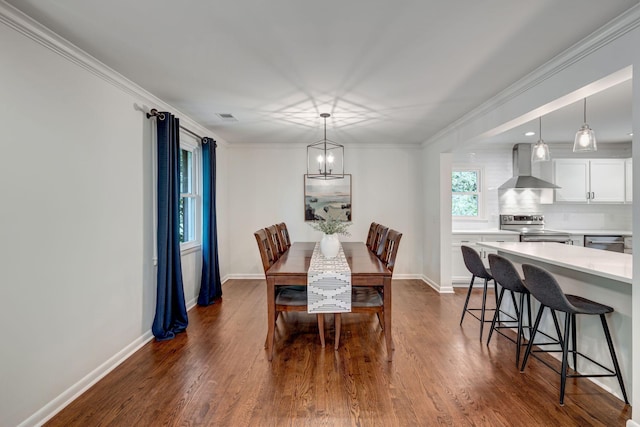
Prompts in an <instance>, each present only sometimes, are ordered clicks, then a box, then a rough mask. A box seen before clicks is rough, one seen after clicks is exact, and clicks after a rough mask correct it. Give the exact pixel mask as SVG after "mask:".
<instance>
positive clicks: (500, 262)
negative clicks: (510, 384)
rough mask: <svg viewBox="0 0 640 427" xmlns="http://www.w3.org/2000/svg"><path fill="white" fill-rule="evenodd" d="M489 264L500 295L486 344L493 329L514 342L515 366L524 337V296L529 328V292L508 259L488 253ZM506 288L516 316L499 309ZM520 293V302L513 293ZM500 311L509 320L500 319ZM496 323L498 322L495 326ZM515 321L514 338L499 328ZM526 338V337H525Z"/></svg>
mask: <svg viewBox="0 0 640 427" xmlns="http://www.w3.org/2000/svg"><path fill="white" fill-rule="evenodd" d="M489 266H490V271H491V275H492V276H493V280H494V281H495V282H496V283H497V284H499V285H500V295H499V296H498V303H497V305H496V310H495V313H494V314H493V320H492V322H491V329H489V338H488V339H487V345H489V343H490V342H491V336H492V335H493V331H496V332H497V333H499V334H500V335H502V336H503V337H505V338H507V339H508V340H509V341H511V342H513V343H515V344H516V367H518V366H519V363H520V349H521V348H522V345H524V344H523V343H522V338H524V326H523V325H522V317H523V315H524V300H525V297H526V299H527V315H528V320H529V323H528V326H526V328H527V329H529V330H530V329H531V294H530V293H529V290H528V289H527V288H526V287H525V286H524V283H522V279H520V274H518V271H517V270H516V267H515V266H514V265H513V264H512V263H511V261H509V260H508V259H506V258H504V257H502V256H500V255H496V254H489ZM505 290H507V291H509V292H510V293H511V300H512V301H513V307H514V309H515V312H516V316H515V317H513V316H512V315H511V314H510V313H505V312H504V311H502V310H501V307H502V298H503V296H504V291H505ZM516 293H517V294H519V295H520V304H517V303H516V297H515V294H516ZM500 313H503V314H505V315H507V316H508V317H509V320H506V321H505V320H502V319H500ZM496 323H499V325H498V326H496ZM514 323H516V324H517V327H518V331H517V334H518V336H517V338H516V339H515V340H514V339H513V338H511V337H510V336H508V335H506V334H504V333H502V332H501V331H500V329H505V328H506V329H512V328H513V326H514V325H513V324H514ZM525 339H526V338H525Z"/></svg>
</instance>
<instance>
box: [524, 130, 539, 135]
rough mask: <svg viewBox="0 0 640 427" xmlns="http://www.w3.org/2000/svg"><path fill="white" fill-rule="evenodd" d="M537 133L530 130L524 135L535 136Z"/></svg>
mask: <svg viewBox="0 0 640 427" xmlns="http://www.w3.org/2000/svg"><path fill="white" fill-rule="evenodd" d="M535 134H536V133H535V132H532V131H529V132H525V133H524V136H533V135H535Z"/></svg>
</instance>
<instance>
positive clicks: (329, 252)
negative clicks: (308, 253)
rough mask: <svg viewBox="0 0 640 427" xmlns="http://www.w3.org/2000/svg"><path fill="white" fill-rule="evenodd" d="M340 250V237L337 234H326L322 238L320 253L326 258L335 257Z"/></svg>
mask: <svg viewBox="0 0 640 427" xmlns="http://www.w3.org/2000/svg"><path fill="white" fill-rule="evenodd" d="M338 252H340V239H338V235H337V234H325V235H324V236H322V240H320V253H321V254H322V256H324V257H325V258H335V257H336V255H338Z"/></svg>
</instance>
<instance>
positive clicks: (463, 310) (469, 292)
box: [460, 276, 476, 326]
mask: <svg viewBox="0 0 640 427" xmlns="http://www.w3.org/2000/svg"><path fill="white" fill-rule="evenodd" d="M474 280H476V276H471V283H469V290H468V291H467V299H466V300H465V301H464V308H463V309H462V317H460V325H461V326H462V321H463V320H464V315H465V313H466V312H467V306H468V305H469V297H471V290H472V289H473V282H474Z"/></svg>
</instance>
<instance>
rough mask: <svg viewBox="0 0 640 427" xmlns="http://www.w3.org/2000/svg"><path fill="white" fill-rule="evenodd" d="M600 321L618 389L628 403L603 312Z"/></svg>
mask: <svg viewBox="0 0 640 427" xmlns="http://www.w3.org/2000/svg"><path fill="white" fill-rule="evenodd" d="M600 321H602V329H604V336H605V337H606V338H607V345H608V346H609V353H611V359H612V360H613V367H614V369H615V371H616V377H617V378H618V383H619V384H620V389H621V390H622V397H624V403H626V404H627V405H628V404H629V399H628V398H627V391H626V390H625V388H624V383H623V382H622V374H621V373H620V365H619V364H618V358H617V357H616V350H615V349H614V348H613V341H612V340H611V333H610V332H609V326H607V318H606V317H605V315H604V314H601V315H600Z"/></svg>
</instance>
